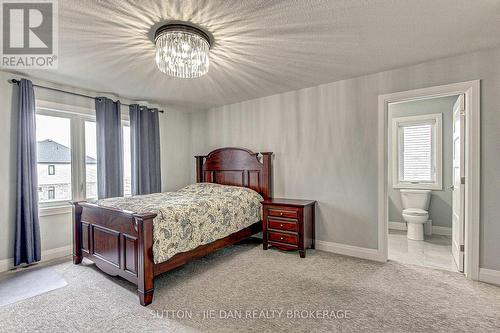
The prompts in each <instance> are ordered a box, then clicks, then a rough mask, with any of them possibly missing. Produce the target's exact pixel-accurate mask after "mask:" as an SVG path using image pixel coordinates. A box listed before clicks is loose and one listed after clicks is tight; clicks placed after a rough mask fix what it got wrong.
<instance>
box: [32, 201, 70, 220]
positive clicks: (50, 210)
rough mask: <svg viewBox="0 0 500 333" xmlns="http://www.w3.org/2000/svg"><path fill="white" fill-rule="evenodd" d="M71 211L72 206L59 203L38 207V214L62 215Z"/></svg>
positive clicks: (40, 215)
mask: <svg viewBox="0 0 500 333" xmlns="http://www.w3.org/2000/svg"><path fill="white" fill-rule="evenodd" d="M72 212H73V208H72V207H71V205H68V204H61V205H58V206H45V207H39V209H38V216H39V217H42V216H51V215H63V214H70V213H72Z"/></svg>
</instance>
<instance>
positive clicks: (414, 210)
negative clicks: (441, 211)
mask: <svg viewBox="0 0 500 333" xmlns="http://www.w3.org/2000/svg"><path fill="white" fill-rule="evenodd" d="M403 214H406V215H412V216H425V215H428V214H429V212H427V211H426V210H423V209H419V208H406V209H403Z"/></svg>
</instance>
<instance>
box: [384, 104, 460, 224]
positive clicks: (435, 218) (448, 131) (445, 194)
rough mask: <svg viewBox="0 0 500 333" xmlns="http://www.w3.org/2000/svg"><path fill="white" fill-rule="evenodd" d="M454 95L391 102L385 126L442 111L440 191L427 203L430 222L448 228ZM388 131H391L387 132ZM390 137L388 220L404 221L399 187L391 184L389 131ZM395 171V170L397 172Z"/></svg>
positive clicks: (449, 220) (433, 193) (434, 191)
mask: <svg viewBox="0 0 500 333" xmlns="http://www.w3.org/2000/svg"><path fill="white" fill-rule="evenodd" d="M456 100H457V96H449V97H441V98H433V99H427V100H421V101H411V102H404V103H393V104H390V105H389V114H388V126H389V131H391V129H392V118H397V117H407V116H420V115H425V114H432V113H442V114H443V190H442V191H438V190H433V191H432V196H431V204H430V206H429V218H430V219H431V220H432V224H433V225H437V226H442V227H450V228H451V190H450V189H449V187H450V186H451V185H452V167H453V151H452V140H453V128H452V126H453V122H452V118H453V105H454V104H455V101H456ZM389 133H390V132H389ZM388 138H389V161H390V162H389V221H393V222H404V219H403V216H402V214H401V211H402V210H403V205H402V203H401V196H400V193H399V189H395V188H393V183H392V172H394V170H392V159H393V158H394V157H393V156H392V149H391V147H392V134H389V135H388ZM396 172H397V171H396Z"/></svg>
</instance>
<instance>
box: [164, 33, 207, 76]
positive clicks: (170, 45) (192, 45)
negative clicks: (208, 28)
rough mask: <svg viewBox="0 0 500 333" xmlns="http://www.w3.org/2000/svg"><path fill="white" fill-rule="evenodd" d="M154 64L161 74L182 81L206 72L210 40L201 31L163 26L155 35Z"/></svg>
mask: <svg viewBox="0 0 500 333" xmlns="http://www.w3.org/2000/svg"><path fill="white" fill-rule="evenodd" d="M155 44H156V64H157V65H158V68H159V69H160V71H162V72H163V73H165V74H167V75H170V76H173V77H179V78H183V79H192V78H197V77H200V76H202V75H205V74H206V73H207V72H208V66H209V59H208V55H209V50H210V38H209V37H208V35H207V34H206V33H205V32H203V31H202V30H200V29H198V28H195V27H193V26H190V25H185V24H179V23H175V24H167V25H164V26H161V27H160V28H158V29H157V30H156V33H155Z"/></svg>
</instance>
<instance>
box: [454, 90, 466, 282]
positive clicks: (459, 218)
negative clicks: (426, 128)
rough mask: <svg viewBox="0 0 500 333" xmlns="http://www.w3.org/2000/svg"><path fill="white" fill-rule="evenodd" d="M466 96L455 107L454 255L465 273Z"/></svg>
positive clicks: (460, 98)
mask: <svg viewBox="0 0 500 333" xmlns="http://www.w3.org/2000/svg"><path fill="white" fill-rule="evenodd" d="M464 189H465V95H460V97H459V98H458V99H457V102H456V103H455V105H454V106H453V186H452V211H453V214H452V215H453V222H452V223H453V225H452V228H453V229H452V253H453V258H454V259H455V263H456V264H457V268H458V270H459V271H460V272H463V271H464V233H465V225H464V215H465V214H464V211H465V200H464V198H465V190H464Z"/></svg>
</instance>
